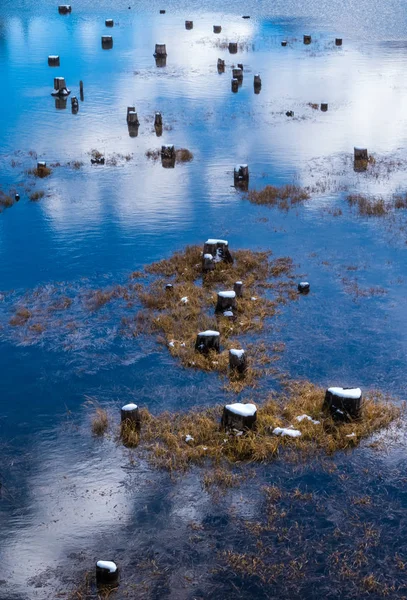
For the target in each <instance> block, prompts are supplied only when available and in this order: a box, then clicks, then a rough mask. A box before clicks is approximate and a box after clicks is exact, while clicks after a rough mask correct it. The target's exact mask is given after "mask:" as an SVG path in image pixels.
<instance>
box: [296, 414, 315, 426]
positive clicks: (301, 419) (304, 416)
mask: <svg viewBox="0 0 407 600" xmlns="http://www.w3.org/2000/svg"><path fill="white" fill-rule="evenodd" d="M295 418H296V419H297V421H299V422H300V423H301V421H303V420H304V419H306V420H307V421H311V423H314V425H319V424H320V422H319V421H314V419H313V418H312V417H310V416H309V415H300V416H299V417H295Z"/></svg>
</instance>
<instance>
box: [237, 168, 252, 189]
mask: <svg viewBox="0 0 407 600" xmlns="http://www.w3.org/2000/svg"><path fill="white" fill-rule="evenodd" d="M233 180H234V184H235V186H238V187H247V185H248V184H249V167H248V166H247V165H237V166H236V167H235V168H234V171H233Z"/></svg>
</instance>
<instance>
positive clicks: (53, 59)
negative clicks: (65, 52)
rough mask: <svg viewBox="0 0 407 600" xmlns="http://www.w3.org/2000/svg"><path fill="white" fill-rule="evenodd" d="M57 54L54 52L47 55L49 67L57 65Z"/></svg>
mask: <svg viewBox="0 0 407 600" xmlns="http://www.w3.org/2000/svg"><path fill="white" fill-rule="evenodd" d="M59 64H60V62H59V56H58V55H56V54H52V55H50V56H48V66H50V67H59Z"/></svg>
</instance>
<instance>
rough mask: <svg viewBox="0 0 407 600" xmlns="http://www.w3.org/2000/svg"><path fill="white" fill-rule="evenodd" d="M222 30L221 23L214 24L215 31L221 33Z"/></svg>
mask: <svg viewBox="0 0 407 600" xmlns="http://www.w3.org/2000/svg"><path fill="white" fill-rule="evenodd" d="M221 31H222V27H221V25H214V26H213V33H220V32H221Z"/></svg>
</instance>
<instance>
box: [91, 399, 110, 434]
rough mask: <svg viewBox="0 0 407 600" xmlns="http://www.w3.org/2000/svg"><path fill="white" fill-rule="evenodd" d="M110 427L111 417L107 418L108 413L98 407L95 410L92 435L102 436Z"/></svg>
mask: <svg viewBox="0 0 407 600" xmlns="http://www.w3.org/2000/svg"><path fill="white" fill-rule="evenodd" d="M108 427H109V417H108V416H107V412H106V411H105V410H104V409H103V408H101V407H100V406H97V407H96V409H95V414H94V416H93V418H92V433H93V435H96V436H102V435H104V434H105V433H106V431H107V430H108Z"/></svg>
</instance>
